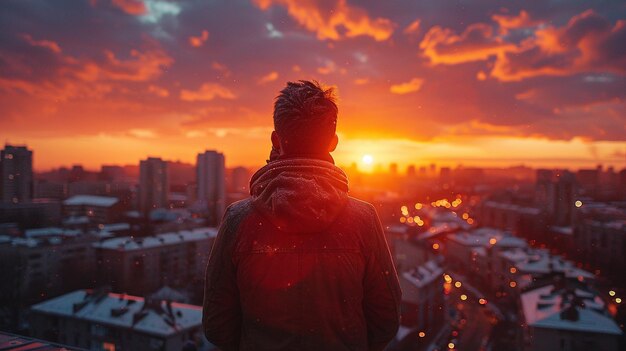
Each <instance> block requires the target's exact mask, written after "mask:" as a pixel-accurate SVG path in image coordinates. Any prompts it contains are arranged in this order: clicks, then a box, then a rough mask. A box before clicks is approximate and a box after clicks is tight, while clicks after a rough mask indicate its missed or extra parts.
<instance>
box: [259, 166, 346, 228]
mask: <svg viewBox="0 0 626 351" xmlns="http://www.w3.org/2000/svg"><path fill="white" fill-rule="evenodd" d="M250 195H252V204H253V205H254V207H255V208H256V209H258V210H259V211H260V212H261V213H263V214H264V215H265V217H267V218H268V219H269V220H270V221H271V222H272V223H273V224H274V225H276V226H277V227H278V228H279V229H281V230H284V231H287V232H300V233H311V232H317V231H321V230H323V229H324V228H326V227H327V226H328V225H330V224H331V223H332V222H333V221H334V220H335V218H337V216H338V215H339V213H340V212H341V210H342V209H343V208H344V206H345V204H346V201H347V200H348V178H347V177H346V174H345V173H344V172H343V171H342V170H341V169H340V168H339V167H337V166H335V165H334V164H332V163H331V162H328V161H324V160H319V159H312V158H291V159H282V160H280V159H279V160H276V161H272V162H269V163H268V164H267V165H265V166H264V167H262V168H261V169H259V170H258V171H257V172H256V173H255V174H254V175H253V176H252V179H251V180H250Z"/></svg>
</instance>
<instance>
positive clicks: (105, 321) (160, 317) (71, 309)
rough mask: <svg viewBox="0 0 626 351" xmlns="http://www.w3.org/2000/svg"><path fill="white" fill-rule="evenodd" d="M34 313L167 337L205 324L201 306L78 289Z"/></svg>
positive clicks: (42, 306) (38, 305)
mask: <svg viewBox="0 0 626 351" xmlns="http://www.w3.org/2000/svg"><path fill="white" fill-rule="evenodd" d="M31 311H33V312H38V313H42V314H48V315H54V316H60V317H71V318H74V319H79V320H84V321H86V322H92V323H99V324H102V325H106V326H110V327H116V328H123V329H132V330H135V331H137V332H141V333H146V334H150V335H154V336H165V337H167V336H171V335H175V334H178V333H180V332H182V331H186V330H189V329H191V328H197V327H200V325H201V324H202V307H200V306H195V305H187V304H182V303H177V302H166V301H162V300H144V299H143V298H141V297H136V296H130V295H123V294H114V293H107V292H105V291H93V290H77V291H74V292H71V293H68V294H65V295H62V296H59V297H56V298H53V299H51V300H47V301H44V302H41V303H38V304H36V305H34V306H32V307H31Z"/></svg>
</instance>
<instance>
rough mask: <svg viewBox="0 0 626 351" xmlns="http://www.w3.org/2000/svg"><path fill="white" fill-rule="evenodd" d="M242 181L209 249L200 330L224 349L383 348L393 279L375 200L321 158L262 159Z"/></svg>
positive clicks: (393, 311)
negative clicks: (244, 195) (361, 195)
mask: <svg viewBox="0 0 626 351" xmlns="http://www.w3.org/2000/svg"><path fill="white" fill-rule="evenodd" d="M331 160H332V158H331ZM250 188H251V191H250V192H251V195H252V197H251V198H249V199H246V200H242V201H239V202H237V203H234V204H233V205H231V206H229V208H228V209H227V210H226V213H225V215H224V218H223V222H222V224H221V226H220V229H219V232H218V235H217V238H216V240H215V244H214V246H213V249H212V251H211V256H210V259H209V264H208V267H207V271H206V286H205V296H204V311H203V326H204V332H205V334H206V337H207V339H208V340H209V341H211V342H212V343H213V344H215V345H217V346H218V347H219V348H220V349H222V350H225V351H230V350H316V351H318V350H382V349H384V348H385V345H386V344H387V343H388V342H389V341H391V340H392V339H393V337H394V336H395V334H396V331H397V329H398V325H399V318H400V311H399V304H400V287H399V284H398V278H397V275H396V271H395V268H394V266H393V263H392V260H391V255H390V253H389V249H388V246H387V243H386V241H385V237H384V233H383V229H382V226H381V224H380V220H379V219H378V215H377V214H376V210H375V209H374V207H373V206H372V205H370V204H368V203H366V202H363V201H360V200H356V199H354V198H351V197H349V196H348V194H347V192H348V182H347V178H346V175H345V174H344V173H343V171H341V169H339V168H338V167H336V166H335V165H334V164H333V163H332V162H329V161H325V160H319V159H310V158H292V159H284V160H275V161H272V162H269V163H268V164H267V165H266V166H265V167H263V168H261V169H260V170H259V171H258V172H256V174H255V175H254V176H253V177H252V180H251V187H250Z"/></svg>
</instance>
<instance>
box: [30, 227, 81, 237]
mask: <svg viewBox="0 0 626 351" xmlns="http://www.w3.org/2000/svg"><path fill="white" fill-rule="evenodd" d="M82 233H83V232H82V231H81V230H78V229H63V228H58V227H46V228H36V229H26V230H25V231H24V236H25V237H27V238H42V237H50V236H65V237H74V236H78V235H81V234H82Z"/></svg>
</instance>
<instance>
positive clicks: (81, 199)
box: [63, 195, 119, 207]
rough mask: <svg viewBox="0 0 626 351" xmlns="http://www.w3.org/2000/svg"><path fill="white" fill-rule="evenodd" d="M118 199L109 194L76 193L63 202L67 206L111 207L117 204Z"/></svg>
mask: <svg viewBox="0 0 626 351" xmlns="http://www.w3.org/2000/svg"><path fill="white" fill-rule="evenodd" d="M118 201H119V200H118V199H117V198H115V197H109V196H96V195H75V196H72V197H70V198H69V199H67V200H65V201H63V204H64V205H67V206H98V207H110V206H113V205H115V204H116V203H117V202H118Z"/></svg>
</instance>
